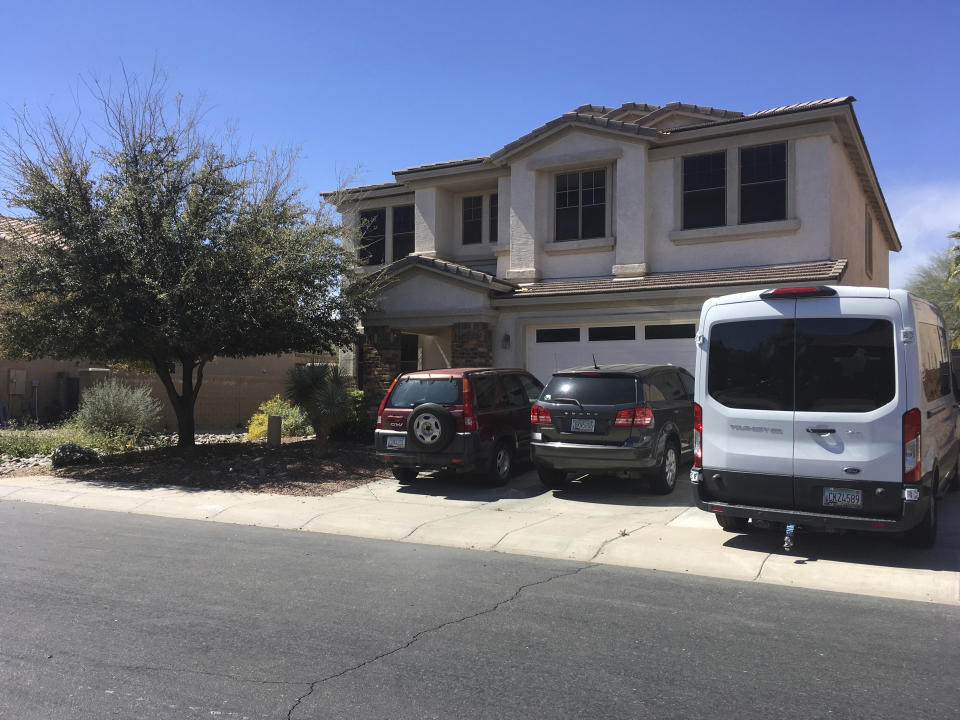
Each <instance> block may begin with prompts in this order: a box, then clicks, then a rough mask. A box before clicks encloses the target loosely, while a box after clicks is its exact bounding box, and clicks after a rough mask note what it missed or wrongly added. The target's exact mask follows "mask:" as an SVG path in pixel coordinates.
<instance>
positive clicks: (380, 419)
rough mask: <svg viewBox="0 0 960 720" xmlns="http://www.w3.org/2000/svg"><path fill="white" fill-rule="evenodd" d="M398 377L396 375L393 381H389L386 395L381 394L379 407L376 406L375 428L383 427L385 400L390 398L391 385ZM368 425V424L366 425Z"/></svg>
mask: <svg viewBox="0 0 960 720" xmlns="http://www.w3.org/2000/svg"><path fill="white" fill-rule="evenodd" d="M399 379H400V376H399V375H397V376H396V377H395V378H394V379H393V382H392V383H390V387H389V388H388V389H387V393H386V395H384V396H383V400H381V401H380V407H378V408H377V430H382V429H383V408H385V407H386V405H387V400H388V399H389V398H390V393H392V392H393V386H394V385H396V384H397V380H399ZM368 427H369V426H368Z"/></svg>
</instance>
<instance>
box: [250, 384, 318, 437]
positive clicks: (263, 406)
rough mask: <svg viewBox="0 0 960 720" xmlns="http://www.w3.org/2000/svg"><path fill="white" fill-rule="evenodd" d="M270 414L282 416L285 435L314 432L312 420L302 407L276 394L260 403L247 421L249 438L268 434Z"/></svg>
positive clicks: (281, 425)
mask: <svg viewBox="0 0 960 720" xmlns="http://www.w3.org/2000/svg"><path fill="white" fill-rule="evenodd" d="M270 415H279V416H280V434H281V435H283V437H299V436H303V435H309V434H310V433H312V432H313V428H311V427H310V420H309V419H308V418H307V416H306V415H304V414H303V411H302V410H300V408H297V407H294V406H293V405H291V404H290V403H289V402H288V401H287V400H284V399H283V398H282V397H281V396H280V395H274V396H273V397H272V398H270V399H269V400H267V401H266V402H262V403H260V407H258V408H257V412H256V413H254V415H253V416H252V417H251V418H250V421H249V422H248V423H247V440H251V441H253V440H262V439H263V438H265V437H266V436H267V418H268V417H269V416H270Z"/></svg>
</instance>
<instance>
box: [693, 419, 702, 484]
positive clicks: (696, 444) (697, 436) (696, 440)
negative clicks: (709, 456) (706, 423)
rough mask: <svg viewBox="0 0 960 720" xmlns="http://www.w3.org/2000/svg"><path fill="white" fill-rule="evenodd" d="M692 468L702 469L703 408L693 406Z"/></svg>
mask: <svg viewBox="0 0 960 720" xmlns="http://www.w3.org/2000/svg"><path fill="white" fill-rule="evenodd" d="M693 468H694V470H702V469H703V408H702V407H700V405H699V404H698V403H694V404H693Z"/></svg>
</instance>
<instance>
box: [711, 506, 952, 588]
mask: <svg viewBox="0 0 960 720" xmlns="http://www.w3.org/2000/svg"><path fill="white" fill-rule="evenodd" d="M795 537H796V544H795V547H794V550H793V552H791V553H785V552H783V526H777V525H773V526H772V527H771V528H769V529H760V528H751V530H750V531H749V532H748V533H746V534H739V535H732V536H730V537H729V539H728V540H726V542H724V543H723V544H724V545H725V546H726V547H731V548H738V549H741V550H753V551H755V552H763V553H774V554H777V555H782V556H784V557H794V558H795V561H794V562H796V564H798V565H805V564H809V563H816V562H818V561H821V560H824V561H831V562H844V563H856V564H858V565H876V566H883V567H894V568H908V569H913V570H942V571H951V572H957V571H960V496H958V495H953V496H948V497H947V498H945V499H944V500H942V501H941V507H940V530H939V537H938V540H937V546H936V547H935V548H932V549H930V550H918V549H916V548H912V547H909V546H908V545H905V544H904V543H903V541H902V540H901V538H900V537H899V536H898V535H896V534H894V533H872V532H860V531H852V530H851V531H847V532H843V533H824V532H804V531H800V532H799V533H798V534H797V535H796V536H795Z"/></svg>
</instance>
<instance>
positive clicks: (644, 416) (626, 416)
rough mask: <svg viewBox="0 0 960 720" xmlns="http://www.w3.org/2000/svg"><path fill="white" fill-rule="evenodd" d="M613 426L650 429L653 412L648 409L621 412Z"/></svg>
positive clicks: (641, 408)
mask: <svg viewBox="0 0 960 720" xmlns="http://www.w3.org/2000/svg"><path fill="white" fill-rule="evenodd" d="M613 424H614V425H619V426H621V427H622V426H625V425H634V426H636V427H651V426H652V425H653V410H651V409H650V408H648V407H635V408H632V409H627V410H621V411H620V412H618V413H617V417H616V418H615V419H614V421H613Z"/></svg>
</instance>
